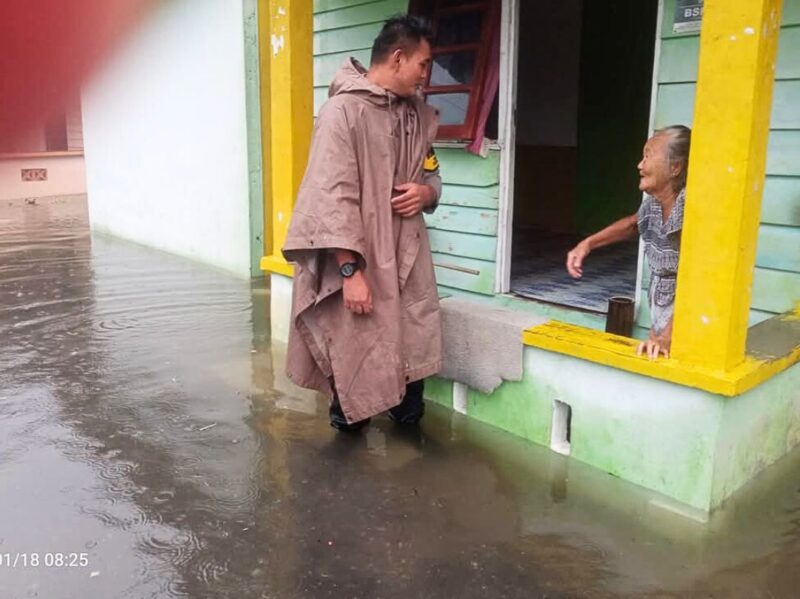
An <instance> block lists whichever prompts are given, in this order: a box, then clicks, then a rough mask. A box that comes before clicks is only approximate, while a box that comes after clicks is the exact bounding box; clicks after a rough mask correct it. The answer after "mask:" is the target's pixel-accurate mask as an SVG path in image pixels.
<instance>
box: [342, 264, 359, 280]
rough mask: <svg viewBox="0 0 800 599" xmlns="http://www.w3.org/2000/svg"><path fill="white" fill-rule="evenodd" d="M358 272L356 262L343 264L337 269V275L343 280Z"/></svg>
mask: <svg viewBox="0 0 800 599" xmlns="http://www.w3.org/2000/svg"><path fill="white" fill-rule="evenodd" d="M357 270H358V262H345V263H344V264H342V265H341V266H340V267H339V274H340V275H342V276H343V277H344V278H345V279H349V278H350V277H352V276H353V275H354V274H356V271H357Z"/></svg>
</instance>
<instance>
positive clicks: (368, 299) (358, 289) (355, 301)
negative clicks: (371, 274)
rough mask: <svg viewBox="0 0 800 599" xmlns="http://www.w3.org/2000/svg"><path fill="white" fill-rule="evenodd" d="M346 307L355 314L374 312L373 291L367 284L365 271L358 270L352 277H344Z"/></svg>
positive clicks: (343, 289) (343, 291) (343, 288)
mask: <svg viewBox="0 0 800 599" xmlns="http://www.w3.org/2000/svg"><path fill="white" fill-rule="evenodd" d="M342 293H343V295H344V307H345V308H347V309H348V310H350V312H352V313H353V314H369V313H370V312H372V292H371V291H370V290H369V285H367V279H366V278H364V273H362V272H361V271H360V270H357V271H356V272H355V274H354V275H353V276H352V277H348V278H346V279H344V282H343V284H342Z"/></svg>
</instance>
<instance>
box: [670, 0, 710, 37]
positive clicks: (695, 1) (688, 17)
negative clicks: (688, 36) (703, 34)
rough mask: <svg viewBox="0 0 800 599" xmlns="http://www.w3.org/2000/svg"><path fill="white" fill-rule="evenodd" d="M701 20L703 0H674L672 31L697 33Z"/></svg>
mask: <svg viewBox="0 0 800 599" xmlns="http://www.w3.org/2000/svg"><path fill="white" fill-rule="evenodd" d="M702 21H703V0H676V1H675V19H674V20H673V22H672V33H697V32H698V31H700V23H701V22H702Z"/></svg>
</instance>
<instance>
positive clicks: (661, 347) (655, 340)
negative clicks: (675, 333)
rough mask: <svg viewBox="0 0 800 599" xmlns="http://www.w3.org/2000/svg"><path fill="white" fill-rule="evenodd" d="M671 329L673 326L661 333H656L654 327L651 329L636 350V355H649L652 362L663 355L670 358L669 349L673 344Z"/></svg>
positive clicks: (648, 357)
mask: <svg viewBox="0 0 800 599" xmlns="http://www.w3.org/2000/svg"><path fill="white" fill-rule="evenodd" d="M670 329H671V327H670V328H668V329H666V330H665V331H664V332H662V333H661V335H656V334H655V333H653V329H650V333H649V334H648V336H647V339H646V340H645V341H642V342H641V343H640V344H639V347H638V348H637V350H636V355H637V356H642V355H644V356H647V359H648V360H650V361H651V362H652V361H653V360H655V359H656V358H658V357H659V356H661V355H663V356H664V357H665V358H669V349H670V346H671V345H672V334H671V330H670Z"/></svg>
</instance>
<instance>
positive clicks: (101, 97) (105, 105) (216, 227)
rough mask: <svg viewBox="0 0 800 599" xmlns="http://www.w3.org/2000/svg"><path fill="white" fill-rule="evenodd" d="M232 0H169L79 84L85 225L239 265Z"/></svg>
mask: <svg viewBox="0 0 800 599" xmlns="http://www.w3.org/2000/svg"><path fill="white" fill-rule="evenodd" d="M245 116H246V115H245V67H244V30H243V21H242V2H240V1H228V0H171V1H170V2H162V3H158V4H157V8H156V9H155V10H153V11H152V12H151V13H150V14H148V15H147V17H146V19H145V21H144V22H143V24H142V25H141V26H140V27H139V28H138V29H137V30H136V31H135V32H134V33H133V34H132V35H131V36H130V37H129V38H128V39H127V40H125V42H124V43H123V45H122V46H121V47H120V48H119V49H118V51H117V52H116V54H115V55H114V56H112V57H111V58H110V59H109V60H107V61H106V62H105V64H104V65H103V68H102V69H101V70H100V71H99V72H98V73H96V74H95V76H94V77H93V78H92V80H91V81H90V82H89V83H88V84H87V85H86V86H85V88H84V91H83V120H84V143H85V154H86V174H87V186H88V194H89V215H90V220H91V223H92V227H93V228H94V229H96V230H99V231H103V232H106V233H111V234H113V235H117V236H120V237H124V238H127V239H131V240H134V241H137V242H140V243H143V244H146V245H150V246H152V247H156V248H159V249H163V250H166V251H169V252H173V253H175V254H179V255H183V256H187V257H191V258H194V259H197V260H200V261H202V262H206V263H208V264H211V265H214V266H218V267H221V268H224V269H226V270H229V271H232V272H234V273H237V274H240V275H242V276H249V274H250V256H249V252H250V246H249V212H250V208H249V199H248V169H247V137H246V135H247V131H246V120H245Z"/></svg>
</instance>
